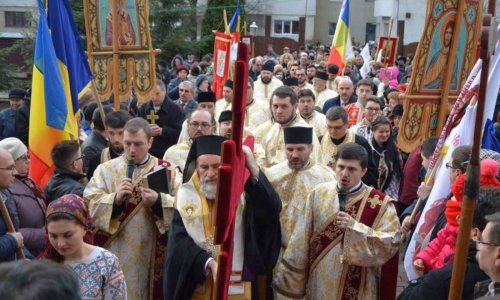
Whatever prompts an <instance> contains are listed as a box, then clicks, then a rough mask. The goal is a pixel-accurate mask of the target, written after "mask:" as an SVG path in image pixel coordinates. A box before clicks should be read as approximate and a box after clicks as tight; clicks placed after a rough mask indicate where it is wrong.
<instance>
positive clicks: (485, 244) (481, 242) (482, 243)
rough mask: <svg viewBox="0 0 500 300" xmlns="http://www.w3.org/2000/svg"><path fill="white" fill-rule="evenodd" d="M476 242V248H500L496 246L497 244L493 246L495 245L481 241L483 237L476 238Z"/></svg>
mask: <svg viewBox="0 0 500 300" xmlns="http://www.w3.org/2000/svg"><path fill="white" fill-rule="evenodd" d="M474 242H475V243H476V248H477V246H479V245H484V246H489V247H500V245H496V244H493V243H488V242H483V241H481V237H478V238H476V239H475V240H474Z"/></svg>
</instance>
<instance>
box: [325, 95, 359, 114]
mask: <svg viewBox="0 0 500 300" xmlns="http://www.w3.org/2000/svg"><path fill="white" fill-rule="evenodd" d="M340 101H341V100H340V96H337V97H335V98H332V99H328V100H326V102H325V104H324V105H323V113H324V114H325V115H326V112H327V111H328V109H329V108H330V107H333V106H340ZM356 102H358V96H356V95H354V94H352V96H351V98H350V99H349V102H348V103H347V104H350V103H356Z"/></svg>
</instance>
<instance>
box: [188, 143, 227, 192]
mask: <svg viewBox="0 0 500 300" xmlns="http://www.w3.org/2000/svg"><path fill="white" fill-rule="evenodd" d="M226 140H227V139H226V138H225V137H222V136H219V135H204V136H199V137H197V138H195V139H194V140H193V144H192V145H191V149H189V153H188V156H187V159H186V165H185V166H184V173H183V175H182V183H186V182H188V181H189V180H190V179H191V176H193V173H194V171H195V169H196V159H197V158H198V157H199V156H200V155H204V154H215V155H221V151H222V143H223V142H224V141H226Z"/></svg>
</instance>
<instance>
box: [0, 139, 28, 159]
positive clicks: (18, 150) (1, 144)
mask: <svg viewBox="0 0 500 300" xmlns="http://www.w3.org/2000/svg"><path fill="white" fill-rule="evenodd" d="M0 148H3V149H5V150H7V151H9V152H10V154H12V157H13V158H14V160H16V159H18V158H19V157H21V156H23V155H25V154H26V153H28V148H26V146H25V145H24V144H23V142H21V140H20V139H18V138H15V137H8V138H5V139H3V140H1V141H0Z"/></svg>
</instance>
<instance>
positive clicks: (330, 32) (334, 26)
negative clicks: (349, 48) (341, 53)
mask: <svg viewBox="0 0 500 300" xmlns="http://www.w3.org/2000/svg"><path fill="white" fill-rule="evenodd" d="M335 29H337V23H336V22H329V23H328V35H331V36H333V35H334V34H335Z"/></svg>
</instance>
